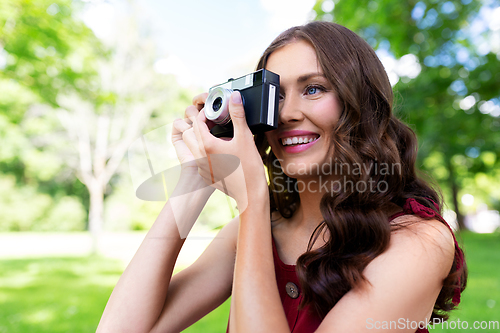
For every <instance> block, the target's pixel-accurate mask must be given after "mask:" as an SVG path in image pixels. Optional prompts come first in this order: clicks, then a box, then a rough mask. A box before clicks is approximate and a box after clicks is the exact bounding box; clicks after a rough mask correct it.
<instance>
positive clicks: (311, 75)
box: [297, 73, 326, 82]
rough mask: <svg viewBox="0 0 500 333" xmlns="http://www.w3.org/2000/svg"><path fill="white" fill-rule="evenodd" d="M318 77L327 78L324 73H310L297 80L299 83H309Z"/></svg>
mask: <svg viewBox="0 0 500 333" xmlns="http://www.w3.org/2000/svg"><path fill="white" fill-rule="evenodd" d="M316 76H320V77H323V78H326V76H325V74H323V73H310V74H304V75H301V76H299V78H298V79H297V82H304V81H307V80H309V79H310V78H312V77H316Z"/></svg>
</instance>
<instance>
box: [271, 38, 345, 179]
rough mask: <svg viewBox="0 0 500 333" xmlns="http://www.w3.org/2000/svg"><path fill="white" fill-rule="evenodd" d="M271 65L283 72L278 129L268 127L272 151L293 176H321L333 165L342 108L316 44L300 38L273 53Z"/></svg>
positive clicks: (290, 175)
mask: <svg viewBox="0 0 500 333" xmlns="http://www.w3.org/2000/svg"><path fill="white" fill-rule="evenodd" d="M266 69H268V70H270V71H271V72H274V73H276V74H278V75H279V76H280V113H279V124H278V129H276V130H273V131H270V132H267V133H266V137H267V140H268V142H269V144H270V146H271V149H272V151H273V152H274V154H275V155H276V157H277V158H278V160H279V161H280V163H281V167H282V169H283V171H284V172H285V174H287V175H288V176H289V177H292V178H301V176H302V177H303V176H308V175H317V174H318V173H319V172H318V170H321V169H320V168H321V167H322V166H323V164H325V163H328V164H332V158H333V145H332V129H333V127H334V125H335V124H336V123H337V121H338V119H339V117H340V112H341V108H340V105H339V102H338V99H337V95H336V93H335V91H333V88H332V85H331V84H330V83H329V82H328V80H327V79H326V77H325V76H324V74H323V70H322V69H321V66H320V64H319V62H318V59H317V57H316V52H315V50H314V48H313V47H312V46H311V45H310V44H309V43H308V42H306V41H303V40H299V41H295V42H292V43H290V44H287V45H285V46H284V47H282V48H279V49H278V50H276V51H274V52H273V53H271V55H270V56H269V58H268V61H267V65H266Z"/></svg>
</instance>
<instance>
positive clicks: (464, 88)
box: [314, 0, 500, 210]
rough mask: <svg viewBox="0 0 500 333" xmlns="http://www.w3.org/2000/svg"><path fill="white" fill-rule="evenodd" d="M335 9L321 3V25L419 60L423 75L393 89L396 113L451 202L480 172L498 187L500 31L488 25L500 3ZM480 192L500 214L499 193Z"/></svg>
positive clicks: (435, 1) (341, 4)
mask: <svg viewBox="0 0 500 333" xmlns="http://www.w3.org/2000/svg"><path fill="white" fill-rule="evenodd" d="M325 3H326V4H325ZM332 3H333V2H332V1H330V0H324V1H323V0H320V1H317V3H316V5H315V7H314V9H315V11H316V13H317V19H318V20H334V21H335V22H338V23H340V24H342V25H345V26H347V27H348V28H350V29H351V30H353V31H355V32H357V33H358V34H359V35H360V36H361V37H363V38H364V39H365V40H367V42H368V43H369V44H370V45H371V46H372V47H374V48H375V49H376V50H379V51H380V50H382V51H384V52H386V53H388V54H392V55H393V56H394V57H395V58H396V59H399V58H401V57H403V56H405V55H411V57H413V58H414V59H417V60H418V65H419V66H420V73H419V74H418V76H416V77H408V76H404V75H400V76H401V77H400V78H399V81H398V83H397V84H396V85H395V87H394V90H395V92H396V97H397V98H396V99H397V105H396V112H397V113H398V114H399V116H400V117H401V118H403V119H404V120H405V121H406V122H407V123H409V124H410V126H411V127H412V128H413V129H414V130H415V132H416V133H417V136H418V138H419V142H420V149H419V162H418V165H419V167H421V168H422V169H424V170H426V171H427V172H429V173H430V174H431V175H432V176H434V177H435V178H436V179H437V180H438V181H439V184H440V186H441V187H442V188H443V189H444V193H445V195H446V197H447V200H448V201H449V202H450V203H453V202H454V201H455V202H458V201H459V197H460V195H461V194H463V193H472V192H471V191H473V187H474V186H476V185H478V184H477V182H475V181H474V179H475V175H476V174H477V173H481V174H485V175H488V176H487V177H489V179H490V180H492V181H493V183H494V184H496V186H497V187H498V178H496V180H495V178H494V176H495V175H497V174H498V170H499V168H500V164H499V162H498V160H499V158H498V157H499V155H500V118H499V116H500V114H496V113H492V112H491V110H492V108H493V106H494V105H496V107H497V108H500V92H499V90H498V87H499V86H500V60H499V59H500V49H499V46H498V45H496V44H498V43H496V44H495V43H491V42H490V41H491V40H494V39H498V38H499V37H500V32H499V31H498V29H497V30H494V29H490V28H488V26H487V25H486V26H485V23H484V21H483V19H484V17H485V16H486V14H485V13H488V12H491V11H492V10H493V9H495V8H498V7H499V6H500V2H499V1H498V0H491V1H486V2H482V1H477V0H462V1H460V0H450V1H444V0H422V1H416V0H411V1H397V0H371V1H369V2H367V3H366V5H362V6H360V3H359V2H356V1H345V0H340V1H335V4H334V6H333V7H334V8H333V10H332V11H331V12H324V10H323V9H326V10H329V9H330V8H329V7H332ZM493 20H494V19H493ZM495 45H496V46H495ZM485 158H486V159H485ZM438 161H439V162H438ZM474 193H475V195H476V194H477V195H478V196H479V198H481V199H482V200H484V201H483V202H485V203H487V204H489V205H490V206H492V207H494V208H497V209H499V208H500V205H499V201H500V196H498V191H489V188H482V189H481V188H479V189H476V190H474ZM458 208H459V207H453V209H454V210H458Z"/></svg>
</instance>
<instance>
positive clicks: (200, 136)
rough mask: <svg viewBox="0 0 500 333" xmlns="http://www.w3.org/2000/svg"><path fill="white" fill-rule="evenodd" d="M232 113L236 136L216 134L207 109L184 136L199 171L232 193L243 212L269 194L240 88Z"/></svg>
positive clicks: (217, 186)
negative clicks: (211, 130) (252, 203)
mask: <svg viewBox="0 0 500 333" xmlns="http://www.w3.org/2000/svg"><path fill="white" fill-rule="evenodd" d="M204 97H205V98H206V96H204ZM190 108H191V110H186V112H189V114H192V113H194V112H193V111H194V110H192V108H193V107H190ZM229 114H230V116H231V120H232V124H233V128H234V136H233V138H216V137H215V136H213V135H212V134H211V133H210V129H209V127H210V126H211V125H212V124H210V123H209V122H208V121H207V119H206V118H205V113H204V112H199V114H198V115H197V117H196V119H193V127H192V129H187V130H185V131H184V132H183V135H182V137H183V141H184V142H185V144H186V145H187V147H188V148H189V150H190V151H191V153H192V155H193V157H194V158H195V160H196V163H198V172H199V174H200V175H201V176H202V177H203V178H204V179H205V181H206V182H207V183H209V184H211V185H212V186H214V187H216V188H218V189H220V190H222V191H223V192H225V193H226V194H228V195H230V196H232V197H233V198H234V199H235V200H236V202H237V204H238V208H239V210H240V213H241V211H242V210H244V209H245V208H246V206H247V204H250V203H251V202H252V201H253V200H262V198H263V197H265V198H267V196H268V194H267V191H268V190H267V188H268V187H267V180H266V176H265V169H264V165H263V163H262V159H261V157H260V155H259V153H258V151H257V147H256V146H255V143H254V140H253V134H252V132H251V131H250V129H249V128H248V125H247V123H246V120H245V110H244V108H243V104H242V102H241V95H240V93H239V92H233V93H232V94H231V101H230V103H229ZM238 162H239V163H238ZM236 166H237V168H236ZM234 169H236V170H235V171H234V172H233V170H234Z"/></svg>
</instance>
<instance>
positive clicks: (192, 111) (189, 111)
mask: <svg viewBox="0 0 500 333" xmlns="http://www.w3.org/2000/svg"><path fill="white" fill-rule="evenodd" d="M198 113H200V111H199V110H198V109H197V108H196V106H194V105H190V106H188V107H187V108H186V111H185V112H184V116H185V117H186V118H187V119H190V120H189V121H188V123H189V124H190V123H191V121H192V118H196V117H197V116H198Z"/></svg>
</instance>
